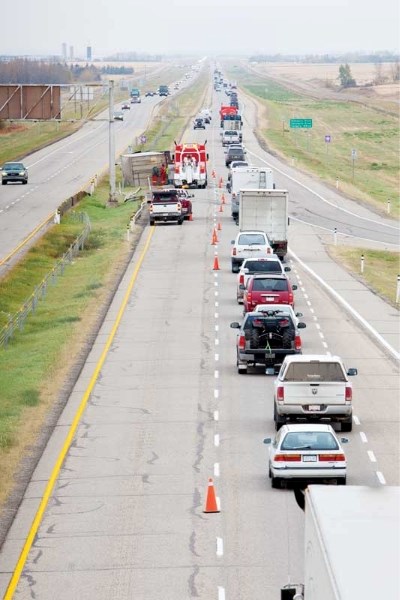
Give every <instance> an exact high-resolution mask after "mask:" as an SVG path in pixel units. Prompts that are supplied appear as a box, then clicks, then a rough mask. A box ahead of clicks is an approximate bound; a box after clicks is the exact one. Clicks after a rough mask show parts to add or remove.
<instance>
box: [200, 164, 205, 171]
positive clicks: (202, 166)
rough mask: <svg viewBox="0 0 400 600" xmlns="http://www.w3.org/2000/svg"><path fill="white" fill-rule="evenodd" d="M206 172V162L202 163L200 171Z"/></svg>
mask: <svg viewBox="0 0 400 600" xmlns="http://www.w3.org/2000/svg"><path fill="white" fill-rule="evenodd" d="M205 172H206V167H205V165H204V163H200V173H205Z"/></svg>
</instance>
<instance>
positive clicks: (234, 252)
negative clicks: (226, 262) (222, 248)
mask: <svg viewBox="0 0 400 600" xmlns="http://www.w3.org/2000/svg"><path fill="white" fill-rule="evenodd" d="M232 256H236V246H233V248H232Z"/></svg>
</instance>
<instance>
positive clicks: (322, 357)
mask: <svg viewBox="0 0 400 600" xmlns="http://www.w3.org/2000/svg"><path fill="white" fill-rule="evenodd" d="M311 361H314V362H332V361H333V362H340V363H341V362H342V359H341V358H340V356H329V355H328V354H293V355H287V356H286V358H285V362H311Z"/></svg>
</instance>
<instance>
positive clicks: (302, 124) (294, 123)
mask: <svg viewBox="0 0 400 600" xmlns="http://www.w3.org/2000/svg"><path fill="white" fill-rule="evenodd" d="M290 127H292V129H293V128H294V129H296V128H303V129H310V128H311V127H312V119H290Z"/></svg>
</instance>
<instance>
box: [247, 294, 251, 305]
mask: <svg viewBox="0 0 400 600" xmlns="http://www.w3.org/2000/svg"><path fill="white" fill-rule="evenodd" d="M246 300H247V302H248V304H251V292H249V291H248V292H247V296H246Z"/></svg>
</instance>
